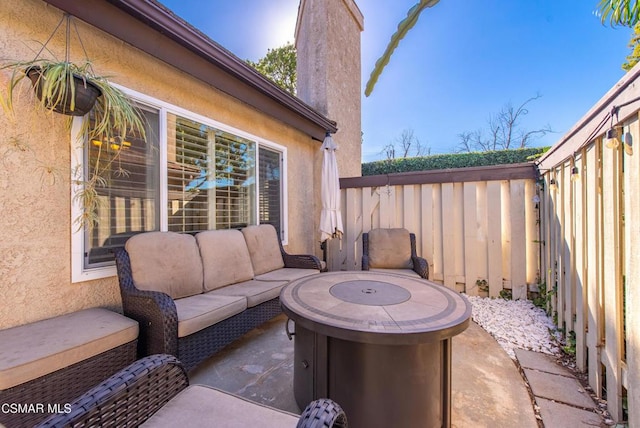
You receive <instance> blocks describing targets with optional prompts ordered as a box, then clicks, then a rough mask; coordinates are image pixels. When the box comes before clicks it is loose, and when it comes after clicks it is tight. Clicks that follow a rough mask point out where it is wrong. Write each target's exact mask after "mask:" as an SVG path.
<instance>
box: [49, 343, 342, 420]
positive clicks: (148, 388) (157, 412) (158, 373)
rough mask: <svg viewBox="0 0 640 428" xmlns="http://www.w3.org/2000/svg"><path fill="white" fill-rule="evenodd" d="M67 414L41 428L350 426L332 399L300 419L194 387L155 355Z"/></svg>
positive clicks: (168, 359)
mask: <svg viewBox="0 0 640 428" xmlns="http://www.w3.org/2000/svg"><path fill="white" fill-rule="evenodd" d="M68 410H69V411H68V412H66V413H64V412H63V413H60V414H57V415H54V416H51V417H50V418H49V419H47V420H46V421H44V422H43V423H42V424H41V425H39V427H40V428H43V427H56V428H58V427H106V426H113V427H137V426H140V425H141V426H143V427H171V428H173V427H176V426H185V427H190V428H198V427H242V428H244V427H265V428H286V427H296V426H297V427H298V428H320V427H322V428H330V427H335V428H339V427H345V428H346V426H347V420H346V415H345V414H344V411H343V410H342V409H341V408H340V406H339V405H338V404H336V403H335V402H333V401H331V400H329V399H320V400H316V401H313V402H312V403H310V404H309V405H308V406H307V408H306V409H305V410H304V411H303V412H302V415H300V416H298V415H295V414H293V413H288V412H284V411H281V410H277V409H274V408H272V407H267V406H264V405H261V404H258V403H254V402H251V401H248V400H246V399H244V398H242V397H239V396H236V395H232V394H229V393H227V392H223V391H221V390H218V389H215V388H211V387H209V386H204V385H191V386H189V380H188V377H187V372H186V370H185V369H184V367H183V366H182V365H181V364H180V362H179V361H178V360H177V359H176V358H175V357H173V356H171V355H166V354H164V355H151V356H148V357H145V358H142V359H140V360H138V361H136V362H135V363H133V364H131V365H130V366H129V367H127V368H126V369H123V370H121V371H120V372H118V373H117V374H115V375H113V376H112V377H110V378H109V379H107V380H106V381H104V382H102V383H101V384H100V385H98V386H96V387H94V388H92V389H91V390H89V391H87V392H86V393H85V394H84V395H82V396H81V397H79V398H78V399H77V400H75V401H74V402H73V403H70V408H69V409H68Z"/></svg>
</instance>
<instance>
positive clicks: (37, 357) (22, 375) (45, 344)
mask: <svg viewBox="0 0 640 428" xmlns="http://www.w3.org/2000/svg"><path fill="white" fill-rule="evenodd" d="M137 338H138V323H137V322H136V321H134V320H132V319H129V318H127V317H125V316H123V315H120V314H118V313H116V312H113V311H110V310H107V309H103V308H91V309H85V310H81V311H78V312H72V313H70V314H66V315H61V316H58V317H55V318H50V319H46V320H42V321H36V322H33V323H29V324H25V325H21V326H18V327H13V328H9V329H6V330H0V343H1V344H2V352H0V390H5V389H7V388H11V387H13V386H16V385H20V384H22V383H25V382H28V381H30V380H33V379H36V378H39V377H41V376H45V375H48V374H49V373H53V372H54V371H56V370H60V369H63V368H65V367H68V366H70V365H72V364H75V363H78V362H80V361H83V360H86V359H88V358H91V357H95V356H96V355H99V354H101V353H103V352H106V351H109V350H111V349H113V348H116V347H118V346H120V345H124V344H125V343H129V342H131V341H132V340H136V339H137Z"/></svg>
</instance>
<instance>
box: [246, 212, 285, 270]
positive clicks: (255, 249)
mask: <svg viewBox="0 0 640 428" xmlns="http://www.w3.org/2000/svg"><path fill="white" fill-rule="evenodd" d="M242 234H243V235H244V239H245V241H246V243H247V248H248V249H249V255H250V256H251V264H252V265H253V273H254V274H255V275H262V274H263V273H267V272H271V271H272V270H276V269H280V268H283V267H284V260H283V259H282V253H280V243H279V242H278V239H280V238H278V233H277V232H276V228H275V227H273V226H272V225H270V224H261V225H260V226H247V227H245V228H244V229H242Z"/></svg>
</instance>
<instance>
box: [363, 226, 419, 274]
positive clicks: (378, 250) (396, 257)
mask: <svg viewBox="0 0 640 428" xmlns="http://www.w3.org/2000/svg"><path fill="white" fill-rule="evenodd" d="M369 267H370V268H382V269H411V268H413V262H412V261H411V240H410V237H409V231H408V230H407V229H373V230H371V231H370V232H369Z"/></svg>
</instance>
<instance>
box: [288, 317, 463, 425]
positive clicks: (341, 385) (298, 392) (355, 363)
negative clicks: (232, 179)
mask: <svg viewBox="0 0 640 428" xmlns="http://www.w3.org/2000/svg"><path fill="white" fill-rule="evenodd" d="M294 349H295V357H294V358H295V362H294V394H295V398H296V401H297V404H298V406H299V407H300V408H301V409H304V408H305V407H306V405H307V404H308V403H309V402H311V401H312V400H315V399H317V398H324V397H328V398H331V399H333V400H334V401H336V402H337V403H339V404H340V405H341V406H342V408H343V409H344V410H345V413H346V414H347V418H348V420H349V426H350V427H355V428H359V427H367V428H375V427H385V428H388V427H394V428H401V427H407V428H414V427H449V426H450V424H451V403H450V397H451V339H450V338H449V339H445V340H442V341H437V342H432V343H420V344H417V345H375V344H368V343H359V342H353V341H347V340H342V339H338V338H334V337H328V336H325V335H322V334H319V333H316V332H313V331H310V330H308V329H306V328H303V327H301V326H299V325H296V333H295V344H294Z"/></svg>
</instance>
